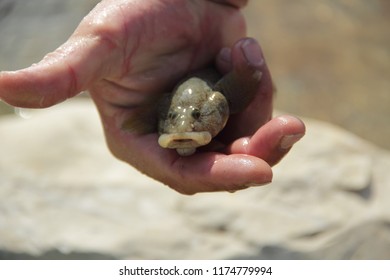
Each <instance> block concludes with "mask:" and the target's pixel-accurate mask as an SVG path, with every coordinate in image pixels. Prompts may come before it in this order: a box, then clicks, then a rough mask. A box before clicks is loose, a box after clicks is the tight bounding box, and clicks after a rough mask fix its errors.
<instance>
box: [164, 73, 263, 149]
mask: <svg viewBox="0 0 390 280" xmlns="http://www.w3.org/2000/svg"><path fill="white" fill-rule="evenodd" d="M261 76H262V73H261V72H260V71H259V70H256V69H252V68H251V69H250V71H249V72H248V71H242V72H235V71H232V72H229V73H227V74H226V75H225V76H223V77H222V78H221V76H220V74H219V73H218V72H217V71H216V70H214V69H207V70H203V71H200V72H198V73H195V74H194V75H191V76H190V77H188V78H187V79H185V80H184V81H182V82H180V83H179V84H178V85H177V86H176V87H175V89H174V90H173V91H172V93H169V94H167V95H165V96H164V98H162V100H161V101H160V103H159V105H158V132H159V134H160V137H159V139H158V143H159V145H160V146H161V147H163V148H168V149H176V151H177V152H178V154H179V155H181V156H189V155H192V154H193V153H195V151H196V148H198V147H200V146H204V145H207V144H208V143H210V142H211V140H212V138H214V137H215V136H216V135H217V134H218V133H219V132H220V131H221V130H222V129H223V128H224V127H225V125H226V123H227V121H228V118H229V115H231V114H236V113H239V112H241V111H243V110H244V109H245V108H246V107H247V106H248V104H249V103H250V101H251V100H252V99H253V97H254V96H255V94H256V92H257V89H258V87H259V84H260V80H261Z"/></svg>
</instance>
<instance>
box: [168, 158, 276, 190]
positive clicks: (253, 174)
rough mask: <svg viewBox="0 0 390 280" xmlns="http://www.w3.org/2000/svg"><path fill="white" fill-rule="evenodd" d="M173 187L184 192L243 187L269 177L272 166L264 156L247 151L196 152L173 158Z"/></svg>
mask: <svg viewBox="0 0 390 280" xmlns="http://www.w3.org/2000/svg"><path fill="white" fill-rule="evenodd" d="M171 172H173V174H175V175H176V176H177V177H178V178H180V180H179V181H175V180H173V183H172V184H170V186H171V187H172V188H174V189H175V190H177V191H179V192H180V193H183V194H195V193H198V192H216V191H229V192H234V191H237V190H241V189H245V188H248V187H252V186H260V185H264V184H268V183H270V182H271V181H272V170H271V167H270V166H269V165H268V164H267V163H266V162H265V161H263V160H261V159H259V158H256V157H253V156H248V155H243V154H241V155H238V154H232V155H225V154H217V153H199V154H195V155H194V156H191V157H181V158H179V159H177V160H176V161H174V162H173V164H172V169H171Z"/></svg>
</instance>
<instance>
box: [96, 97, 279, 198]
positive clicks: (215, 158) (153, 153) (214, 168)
mask: <svg viewBox="0 0 390 280" xmlns="http://www.w3.org/2000/svg"><path fill="white" fill-rule="evenodd" d="M95 102H97V104H98V105H100V104H99V100H95ZM98 108H99V111H100V113H101V117H102V121H103V123H104V126H103V127H104V129H105V135H106V139H107V144H108V146H109V148H110V150H111V152H112V153H113V154H114V155H115V156H116V157H117V158H118V159H121V160H123V161H124V162H127V163H130V164H131V165H132V166H134V167H135V168H137V169H138V170H140V171H141V172H143V173H145V174H146V175H148V176H150V177H152V178H154V179H156V180H158V181H160V182H163V183H165V184H166V185H168V186H170V187H171V188H172V189H174V190H176V191H178V192H180V193H182V194H195V193H198V192H215V191H236V190H240V189H243V188H247V187H250V186H254V185H264V184H267V183H269V182H271V180H272V170H271V167H270V166H269V165H268V164H267V163H266V162H265V161H263V160H262V159H260V158H257V157H254V156H248V155H244V154H241V155H224V154H219V153H201V152H199V153H196V154H195V155H193V156H190V157H180V156H179V155H178V154H177V152H176V151H175V150H171V149H163V148H161V147H160V146H158V144H157V143H158V141H157V138H158V135H157V134H155V133H154V134H146V135H142V136H141V135H138V134H134V133H128V132H125V131H123V130H121V129H120V128H116V126H117V124H116V120H115V119H114V118H112V117H110V116H108V115H105V114H104V112H107V109H102V107H101V106H98ZM118 114H120V113H119V112H117V113H116V115H118ZM124 114H125V112H124Z"/></svg>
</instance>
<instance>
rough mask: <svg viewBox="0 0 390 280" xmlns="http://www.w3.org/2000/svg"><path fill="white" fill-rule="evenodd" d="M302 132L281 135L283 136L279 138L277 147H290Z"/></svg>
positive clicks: (284, 148) (285, 148) (299, 137)
mask: <svg viewBox="0 0 390 280" xmlns="http://www.w3.org/2000/svg"><path fill="white" fill-rule="evenodd" d="M303 136H304V134H292V135H286V136H283V138H282V139H281V140H280V144H279V147H280V148H281V149H282V150H287V149H290V148H291V147H292V146H293V145H294V144H295V143H297V142H298V141H299V140H300V139H301V138H302V137H303Z"/></svg>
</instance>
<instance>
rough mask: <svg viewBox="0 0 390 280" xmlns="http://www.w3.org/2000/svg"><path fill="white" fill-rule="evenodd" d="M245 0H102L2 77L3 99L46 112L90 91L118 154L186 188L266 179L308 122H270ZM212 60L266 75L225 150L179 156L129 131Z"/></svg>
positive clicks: (267, 83)
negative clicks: (51, 46) (55, 43)
mask: <svg viewBox="0 0 390 280" xmlns="http://www.w3.org/2000/svg"><path fill="white" fill-rule="evenodd" d="M218 2H221V3H218ZM244 2H246V1H240V0H231V1H206V0H198V1H182V0H150V1H131V0H104V1H102V2H101V3H100V4H99V5H97V6H96V7H95V9H94V10H93V11H92V12H91V13H90V14H89V15H88V16H87V17H85V18H84V20H83V21H82V22H81V23H80V25H79V27H78V28H77V29H76V30H75V32H74V34H73V35H72V36H71V37H70V38H69V39H68V41H67V42H66V43H65V44H64V45H62V46H61V47H60V48H58V49H57V50H56V51H54V52H53V53H51V54H49V55H47V56H46V57H45V58H44V59H43V60H42V61H41V62H40V63H38V64H36V65H33V66H31V67H29V68H26V69H24V70H19V71H16V72H3V73H1V74H0V97H1V98H2V99H3V100H5V101H6V102H8V103H10V104H12V105H15V106H20V107H38V108H39V107H47V106H51V105H53V104H56V103H58V102H61V101H63V100H65V99H67V98H70V97H73V96H75V95H76V94H78V93H79V92H81V91H83V90H88V91H89V92H90V94H91V96H92V98H93V100H94V102H95V104H96V106H97V108H98V110H99V113H100V116H101V120H102V123H103V127H104V131H105V135H106V139H107V143H108V146H109V148H110V150H111V151H112V153H113V154H114V155H115V156H116V157H118V158H119V159H121V160H123V161H125V162H128V163H130V164H131V165H133V166H134V167H136V168H138V169H139V170H140V171H141V172H143V173H146V174H147V175H149V176H151V177H153V178H155V179H157V180H159V181H161V182H163V183H165V184H167V185H169V186H170V187H172V188H174V189H175V190H177V191H179V192H181V193H185V194H193V193H197V192H202V191H219V190H228V191H235V190H239V189H243V188H246V187H248V186H251V185H261V184H265V183H268V182H270V181H271V178H272V170H271V165H273V164H275V163H276V162H278V161H279V160H280V159H281V158H282V157H283V156H284V155H285V154H286V153H287V152H288V150H289V148H291V146H292V143H293V142H295V141H297V140H298V139H299V138H300V137H301V136H303V133H304V125H303V124H302V123H301V122H300V121H299V120H297V119H295V118H293V117H289V116H283V117H280V118H275V119H273V120H270V118H271V112H272V82H271V78H270V74H269V71H268V69H267V66H266V64H265V61H264V59H263V56H262V53H261V50H260V48H259V46H258V44H257V42H256V41H254V40H253V39H248V38H247V39H242V40H239V41H238V39H240V38H241V37H243V36H244V34H245V22H244V19H243V17H242V15H241V13H240V10H239V9H238V7H234V4H236V5H242V4H243V3H244ZM227 3H229V5H227ZM226 46H229V47H230V48H226ZM214 61H215V64H216V67H217V68H218V69H219V71H221V72H222V73H225V72H227V71H230V70H232V69H235V70H236V71H242V69H243V68H245V67H247V66H248V65H250V66H251V67H256V68H257V69H258V70H259V71H261V72H262V73H263V76H262V81H261V86H260V88H259V90H258V92H257V94H256V96H255V98H254V100H253V101H252V103H251V104H250V105H249V106H248V108H247V109H246V110H245V111H244V112H242V113H240V114H237V115H234V116H232V117H231V118H230V120H229V123H228V125H227V127H226V129H225V130H224V131H223V132H222V134H221V135H220V137H219V140H220V141H221V143H223V144H224V146H223V153H221V152H218V153H217V152H199V153H197V154H195V155H193V156H190V157H180V156H178V155H177V154H176V152H175V151H172V150H167V149H162V148H161V147H160V146H159V145H158V142H157V138H158V135H157V133H156V132H150V131H149V130H148V129H145V130H144V131H143V132H145V133H139V131H133V130H131V129H130V130H129V129H124V127H125V126H124V124H126V123H128V121H129V120H131V122H132V123H134V122H139V123H140V124H141V125H138V126H137V128H138V129H139V128H140V127H141V130H142V129H143V128H145V126H147V124H148V122H147V121H145V122H143V121H144V117H145V116H148V115H149V114H150V112H151V107H152V104H153V103H155V101H156V100H157V98H158V97H159V96H160V95H161V94H162V93H164V92H166V91H168V90H169V89H171V88H172V86H173V85H174V83H175V82H177V80H178V79H180V78H181V77H183V76H184V75H185V74H187V73H189V72H192V71H194V70H197V69H200V68H203V67H206V66H207V65H209V64H210V63H213V62H214ZM290 144H291V145H290Z"/></svg>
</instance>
